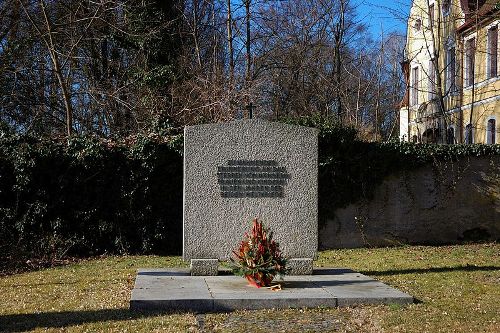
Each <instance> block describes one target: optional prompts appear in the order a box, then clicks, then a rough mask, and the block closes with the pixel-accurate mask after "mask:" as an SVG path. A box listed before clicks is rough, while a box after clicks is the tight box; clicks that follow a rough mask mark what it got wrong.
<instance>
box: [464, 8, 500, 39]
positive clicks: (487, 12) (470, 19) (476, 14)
mask: <svg viewBox="0 0 500 333" xmlns="http://www.w3.org/2000/svg"><path fill="white" fill-rule="evenodd" d="M460 5H461V6H462V11H463V12H464V13H465V23H464V24H462V25H461V26H460V27H458V29H457V32H458V33H462V32H464V31H466V30H468V29H469V28H471V27H474V26H476V25H477V24H481V23H483V22H484V21H488V20H493V18H495V17H498V14H499V13H500V1H497V0H495V1H492V0H488V1H487V0H460ZM477 5H478V6H477ZM476 6H477V9H476Z"/></svg>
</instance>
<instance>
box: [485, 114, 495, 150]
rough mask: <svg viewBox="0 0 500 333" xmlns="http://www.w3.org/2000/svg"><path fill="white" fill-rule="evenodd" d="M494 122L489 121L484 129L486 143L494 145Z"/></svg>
mask: <svg viewBox="0 0 500 333" xmlns="http://www.w3.org/2000/svg"><path fill="white" fill-rule="evenodd" d="M495 134H496V120H495V119H489V120H488V124H487V127H486V143H487V144H489V145H494V144H495V143H496V137H495Z"/></svg>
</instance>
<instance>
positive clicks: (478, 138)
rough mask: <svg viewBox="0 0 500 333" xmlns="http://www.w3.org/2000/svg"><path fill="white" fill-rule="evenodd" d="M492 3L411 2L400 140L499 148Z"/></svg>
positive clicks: (499, 79)
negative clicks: (469, 144)
mask: <svg viewBox="0 0 500 333" xmlns="http://www.w3.org/2000/svg"><path fill="white" fill-rule="evenodd" d="M499 24H500V1H498V0H494V1H492V0H415V1H413V4H412V8H411V11H410V15H409V19H408V30H407V42H406V48H405V59H404V62H403V63H402V65H403V72H404V73H405V80H406V82H407V87H408V89H407V93H406V95H405V98H404V99H403V102H402V105H401V109H400V138H401V140H404V141H413V142H434V143H489V144H492V143H500V130H499V128H500V124H499V122H500V64H499V61H500V59H499V43H498V40H499V30H500V27H499Z"/></svg>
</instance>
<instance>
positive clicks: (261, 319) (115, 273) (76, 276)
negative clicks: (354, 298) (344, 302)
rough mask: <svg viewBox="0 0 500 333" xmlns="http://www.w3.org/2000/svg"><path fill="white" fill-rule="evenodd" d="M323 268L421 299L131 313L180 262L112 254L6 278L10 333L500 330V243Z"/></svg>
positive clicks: (365, 257)
mask: <svg viewBox="0 0 500 333" xmlns="http://www.w3.org/2000/svg"><path fill="white" fill-rule="evenodd" d="M316 265H317V266H323V267H348V268H352V269H354V270H359V271H361V272H363V273H365V274H367V275H370V276H373V277H375V278H377V279H379V280H381V281H383V282H385V283H388V284H390V285H392V286H394V287H396V288H398V289H400V290H403V291H405V292H408V293H410V294H411V295H413V296H415V297H416V298H417V299H418V300H419V301H420V303H417V304H412V305H410V306H406V307H399V306H395V305H392V306H362V307H356V308H343V309H327V308H320V309H287V310H273V309H272V310H261V311H236V312H233V313H222V314H206V315H201V316H200V315H195V314H192V313H177V314H176V313H171V314H151V313H140V312H131V311H129V310H128V302H129V299H130V291H131V289H132V287H133V281H134V278H135V274H136V271H137V269H138V268H140V267H151V268H155V267H180V266H185V263H183V262H182V261H181V260H180V258H179V257H154V256H141V257H109V258H99V259H93V260H87V261H82V262H79V263H73V264H70V265H67V266H61V267H55V268H50V269H44V270H40V271H34V272H28V273H22V274H15V275H11V276H4V277H1V278H0V295H1V296H2V297H0V331H5V332H21V331H29V332H42V331H43V332H60V331H64V332H201V331H205V332H231V333H238V332H248V331H255V332H321V333H327V332H499V331H500V325H499V322H498V319H497V318H498V314H499V313H500V305H499V304H500V303H499V302H498V299H500V287H499V286H500V246H499V245H497V244H483V245H460V246H444V247H421V246H417V247H415V246H412V247H410V246H408V247H399V248H382V249H356V250H335V251H324V252H321V253H320V255H319V258H318V260H317V261H316Z"/></svg>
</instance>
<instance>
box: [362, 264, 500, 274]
mask: <svg viewBox="0 0 500 333" xmlns="http://www.w3.org/2000/svg"><path fill="white" fill-rule="evenodd" d="M498 270H500V266H475V265H466V266H454V267H431V268H409V269H395V270H387V271H361V273H363V274H366V275H371V276H387V275H400V274H416V273H418V274H425V273H445V272H476V271H498Z"/></svg>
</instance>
